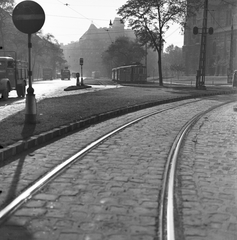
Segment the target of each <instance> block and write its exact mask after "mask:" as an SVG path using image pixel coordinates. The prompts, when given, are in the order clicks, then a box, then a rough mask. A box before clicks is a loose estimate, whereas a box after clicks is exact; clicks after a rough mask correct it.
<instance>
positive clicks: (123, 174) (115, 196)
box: [0, 96, 236, 240]
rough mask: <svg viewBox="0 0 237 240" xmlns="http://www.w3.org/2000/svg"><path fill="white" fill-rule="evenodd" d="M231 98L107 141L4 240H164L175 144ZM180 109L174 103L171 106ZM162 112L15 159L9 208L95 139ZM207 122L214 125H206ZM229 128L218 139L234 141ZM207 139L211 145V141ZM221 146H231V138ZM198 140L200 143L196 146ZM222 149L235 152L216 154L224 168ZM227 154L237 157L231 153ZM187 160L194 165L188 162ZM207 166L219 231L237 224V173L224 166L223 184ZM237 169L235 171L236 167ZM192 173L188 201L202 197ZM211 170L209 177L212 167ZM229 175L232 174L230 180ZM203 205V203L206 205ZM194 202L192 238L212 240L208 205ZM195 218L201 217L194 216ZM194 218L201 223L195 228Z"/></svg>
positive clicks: (9, 167) (5, 195) (152, 120)
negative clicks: (166, 178) (163, 203)
mask: <svg viewBox="0 0 237 240" xmlns="http://www.w3.org/2000/svg"><path fill="white" fill-rule="evenodd" d="M226 98H227V97H226V96H225V97H217V100H215V98H214V97H213V98H209V99H206V100H205V101H202V102H201V101H200V102H195V103H192V104H190V105H188V106H187V105H185V106H182V107H180V108H178V109H173V110H171V111H167V112H164V113H162V114H157V115H155V116H152V117H149V118H147V119H145V120H143V121H141V122H139V123H137V124H134V125H132V126H131V127H129V128H127V129H125V130H123V131H121V132H120V133H119V134H116V135H115V136H113V137H111V138H109V139H108V140H106V141H104V142H103V143H102V144H101V145H99V146H98V147H97V148H95V149H94V150H92V151H91V152H90V153H89V154H87V155H86V156H85V157H84V158H82V159H80V160H78V161H77V162H76V163H75V164H73V165H72V166H71V167H70V168H68V169H67V170H66V171H65V172H64V173H62V174H61V175H60V176H58V177H57V178H55V179H54V181H53V182H51V183H50V184H49V185H48V186H46V187H45V188H44V189H42V190H41V191H40V192H39V193H37V194H36V195H34V196H33V197H32V198H31V199H30V200H29V201H28V202H26V204H24V205H23V206H22V208H20V209H19V210H17V211H16V212H15V213H14V215H13V216H12V217H11V218H9V219H8V221H7V222H6V223H5V224H4V225H3V226H2V227H1V228H0V236H1V240H7V239H13V240H18V239H29V240H31V239H42V240H43V239H50V240H54V239H59V240H62V239H67V240H73V239H76V240H80V239H83V240H122V239H126V240H130V239H131V240H133V239H134V240H135V239H138V240H139V239H141V240H152V239H157V231H158V230H157V226H158V224H159V223H158V219H157V217H158V208H159V195H160V191H161V186H162V179H163V171H164V167H165V163H166V159H167V156H168V152H169V149H170V147H171V144H172V142H173V140H174V138H175V137H176V135H177V133H178V131H179V130H180V128H181V127H182V126H183V125H184V123H185V122H186V121H187V119H189V118H190V117H192V116H194V115H195V114H197V113H198V112H200V111H201V110H203V109H208V108H209V107H211V106H214V105H216V104H219V103H220V101H224V100H225V99H226ZM183 102H189V101H183ZM178 104H179V103H172V104H169V106H176V105H178ZM162 107H163V106H158V107H155V108H152V109H146V110H143V111H139V112H136V113H131V114H127V115H125V116H122V117H119V118H115V119H111V120H109V121H106V122H103V123H101V124H98V125H95V126H92V127H90V128H88V129H85V130H83V131H80V132H78V133H75V134H72V135H69V136H68V137H65V138H63V139H61V140H59V141H56V142H53V143H51V144H49V145H47V146H44V147H42V148H39V149H35V150H32V151H31V152H28V153H27V154H24V155H21V156H20V157H18V158H16V159H14V161H12V162H11V163H8V164H6V165H5V166H3V167H2V168H1V174H0V182H1V183H4V184H3V185H2V189H1V191H2V192H1V194H0V196H1V199H0V201H1V202H0V204H1V206H4V205H6V203H8V202H9V201H10V200H11V199H12V198H13V197H14V196H17V195H18V194H19V193H20V192H21V191H22V190H23V189H24V188H25V187H26V186H28V185H29V184H30V183H31V182H32V181H34V180H36V179H37V178H39V177H40V176H42V175H44V174H45V173H46V172H47V171H48V170H49V169H51V168H52V167H54V166H55V165H57V164H59V163H61V162H62V161H64V160H65V159H66V158H67V157H69V156H71V155H73V154H74V153H76V152H77V151H78V150H80V149H81V148H82V147H84V146H86V145H87V144H88V143H89V142H90V141H91V140H93V139H98V137H99V136H101V134H103V133H104V132H108V131H109V130H111V129H113V128H115V127H116V126H120V125H122V124H123V123H125V122H127V121H129V120H132V119H134V118H136V117H137V116H140V115H142V114H144V113H148V112H150V111H154V109H161V108H162ZM223 109H224V108H223ZM218 115H220V114H218ZM223 116H224V114H223ZM214 119H216V117H214ZM235 120H236V119H235ZM205 121H207V120H206V119H205ZM226 121H227V122H226V123H228V124H229V123H230V122H229V121H228V120H226ZM233 121H234V119H233ZM220 123H221V122H220ZM228 124H227V125H228ZM201 126H205V125H201ZM198 129H199V127H198ZM200 129H201V131H203V135H204V136H205V137H206V139H207V136H206V132H207V131H208V130H209V129H208V128H206V129H205V130H204V129H202V128H200ZM221 130H222V132H221V133H220V135H218V140H219V138H221V139H222V137H224V136H225V137H226V138H227V135H225V134H226V133H225V130H226V129H225V128H222V129H221ZM213 131H214V130H213ZM234 131H235V130H234ZM235 133H236V131H235ZM194 136H197V137H199V135H197V134H194ZM192 139H193V138H192ZM195 139H196V138H195ZM233 139H234V138H233ZM218 140H216V139H215V138H214V140H213V141H211V142H210V143H211V144H212V146H213V145H214V146H215V143H216V142H215V141H218ZM197 141H200V140H199V139H198V140H197ZM206 141H207V142H208V140H206ZM221 141H224V139H222V140H221ZM191 142H192V143H193V140H191ZM201 143H202V145H201V146H199V148H200V149H203V148H204V147H205V145H206V144H207V143H206V142H205V143H204V142H201ZM208 144H209V142H208ZM233 148H234V147H233ZM190 150H191V147H188V150H185V151H190ZM221 150H224V151H227V148H217V149H216V151H217V152H216V153H215V152H213V150H212V153H213V154H214V153H215V154H214V155H211V157H210V162H212V165H211V166H212V167H214V166H216V165H214V160H216V159H215V158H214V156H215V157H220V156H221V154H220V153H219V152H218V151H220V152H221V153H222V151H221ZM185 151H184V153H185ZM227 152H228V154H230V152H229V151H227ZM227 152H226V154H227ZM209 156H210V154H208V153H206V154H203V155H201V157H199V158H198V159H199V160H200V163H199V164H200V165H201V166H202V164H203V161H205V158H206V157H207V158H209ZM228 156H229V155H228ZM186 158H187V159H188V157H186ZM211 159H212V160H211ZM187 161H188V160H187ZM220 163H221V162H220ZM187 165H189V163H188V164H187ZM201 166H200V167H199V169H198V170H197V171H198V172H199V173H200V175H201V176H202V177H201V179H198V181H199V182H201V183H202V182H204V183H205V182H207V183H208V184H209V182H210V181H213V182H212V183H213V185H212V186H211V187H210V186H208V187H207V186H206V188H204V190H205V191H204V195H203V196H202V199H203V200H204V201H203V203H202V205H204V203H206V204H207V206H209V205H208V202H209V200H213V201H214V203H212V204H211V205H210V206H209V208H210V209H212V213H213V214H211V215H210V216H208V218H204V220H205V221H206V222H207V220H210V219H211V220H212V221H211V223H212V225H211V226H213V228H214V226H215V227H216V228H215V229H217V228H219V227H220V226H221V224H220V223H221V221H223V220H225V221H226V220H228V221H230V219H232V218H233V216H232V215H233V212H234V211H235V212H236V205H234V202H235V203H236V195H235V196H234V186H235V193H236V185H234V184H236V182H234V181H236V176H235V177H234V173H236V169H235V170H234V168H231V170H227V169H225V168H224V166H225V167H230V165H229V164H228V163H227V162H225V164H224V166H222V165H220V166H218V167H219V168H221V169H218V170H216V171H219V170H220V171H224V172H229V173H232V174H233V179H229V181H227V183H223V181H222V180H220V179H217V178H215V176H213V174H212V175H210V174H209V172H207V173H206V174H207V176H208V177H206V175H205V172H204V173H203V171H202V170H203V169H202V168H204V167H201ZM231 166H234V163H233V162H232V165H231ZM235 168H236V163H235ZM181 169H182V168H181ZM228 169H229V168H228ZM190 171H191V172H190ZM190 171H189V170H187V171H183V172H182V173H184V181H186V182H187V183H186V184H187V185H188V186H189V185H190V186H194V187H193V188H191V189H190V188H188V187H187V188H182V189H181V192H182V195H181V196H182V198H184V197H185V196H187V199H193V198H194V197H196V196H194V195H195V194H196V193H197V192H200V191H201V190H202V188H201V189H199V188H197V187H196V185H195V183H193V180H192V177H193V172H192V171H193V170H192V168H191V170H190ZM206 171H209V169H207V170H206ZM208 174H209V175H210V176H209V175H208ZM218 174H219V175H218V176H219V177H220V176H221V177H223V172H221V173H219V172H218ZM228 176H230V175H229V174H228ZM182 180H183V179H182ZM217 180H218V181H217ZM217 182H220V183H223V185H222V187H221V188H220V189H222V191H221V194H219V195H217V197H213V195H215V194H216V192H217V191H216V189H218V187H217V186H216V183H217ZM204 183H203V184H204ZM192 184H193V185H192ZM182 187H183V185H182ZM212 194H213V195H212ZM202 199H201V198H200V200H202ZM183 200H184V204H185V203H186V202H187V203H189V202H188V201H185V199H183ZM193 202H194V201H191V203H190V205H189V204H188V205H187V206H183V209H184V211H183V216H184V219H183V221H184V226H183V227H184V230H185V235H186V236H187V239H188V240H189V239H208V238H204V237H205V236H206V234H207V233H206V231H202V230H203V229H204V226H202V221H203V218H202V217H201V216H199V215H198V214H199V213H200V205H201V203H199V201H197V202H196V205H195V204H194V205H195V206H197V207H198V209H195V208H194V206H193V205H192V203H193ZM223 202H226V204H227V203H228V202H229V203H230V204H229V205H228V208H227V207H226V208H225V209H226V211H225V212H218V211H217V210H218V209H219V208H221V209H222V203H223ZM231 203H232V204H231ZM218 207H219V208H218ZM206 208H207V207H206ZM209 208H208V209H209ZM193 215H194V216H195V217H194V218H192V216H193ZM196 216H197V217H196ZM235 218H236V216H235ZM189 219H193V220H192V221H193V223H192V222H191V220H189ZM233 220H234V218H233ZM195 222H196V224H199V225H198V226H200V228H199V227H197V228H196V225H195ZM189 223H191V224H190V225H191V226H190V225H185V224H189ZM235 227H236V225H235V222H234V221H230V223H229V225H228V226H226V229H224V230H223V231H225V232H226V231H227V232H228V231H232V232H234V231H233V230H231V229H235ZM214 233H215V232H214V231H213V234H214ZM201 237H203V238H201ZM209 239H211V238H209ZM213 239H217V238H213ZM219 239H221V238H219Z"/></svg>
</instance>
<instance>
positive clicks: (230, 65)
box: [227, 13, 234, 83]
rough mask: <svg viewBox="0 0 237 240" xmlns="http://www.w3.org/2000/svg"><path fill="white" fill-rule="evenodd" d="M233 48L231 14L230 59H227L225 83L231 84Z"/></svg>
mask: <svg viewBox="0 0 237 240" xmlns="http://www.w3.org/2000/svg"><path fill="white" fill-rule="evenodd" d="M233 47H234V23H233V13H232V18H231V30H230V59H229V68H228V76H227V83H231V82H232V74H233V58H234V52H233Z"/></svg>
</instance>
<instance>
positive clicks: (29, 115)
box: [25, 34, 36, 124]
mask: <svg viewBox="0 0 237 240" xmlns="http://www.w3.org/2000/svg"><path fill="white" fill-rule="evenodd" d="M31 48H32V43H31V34H28V64H29V65H28V68H29V69H28V79H29V87H28V88H27V94H26V108H25V123H30V124H35V123H36V101H35V94H34V89H33V88H32V70H31Z"/></svg>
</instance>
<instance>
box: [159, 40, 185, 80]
mask: <svg viewBox="0 0 237 240" xmlns="http://www.w3.org/2000/svg"><path fill="white" fill-rule="evenodd" d="M163 60H164V61H163V63H165V64H166V66H168V68H169V69H170V70H171V71H172V72H173V73H176V74H177V75H178V77H179V75H180V73H181V72H183V71H184V65H183V55H182V48H179V47H177V46H174V45H173V44H171V45H169V46H168V47H167V48H166V49H165V53H163Z"/></svg>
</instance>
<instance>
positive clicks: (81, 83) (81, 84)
mask: <svg viewBox="0 0 237 240" xmlns="http://www.w3.org/2000/svg"><path fill="white" fill-rule="evenodd" d="M81 85H82V86H83V85H84V83H83V71H82V64H81Z"/></svg>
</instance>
